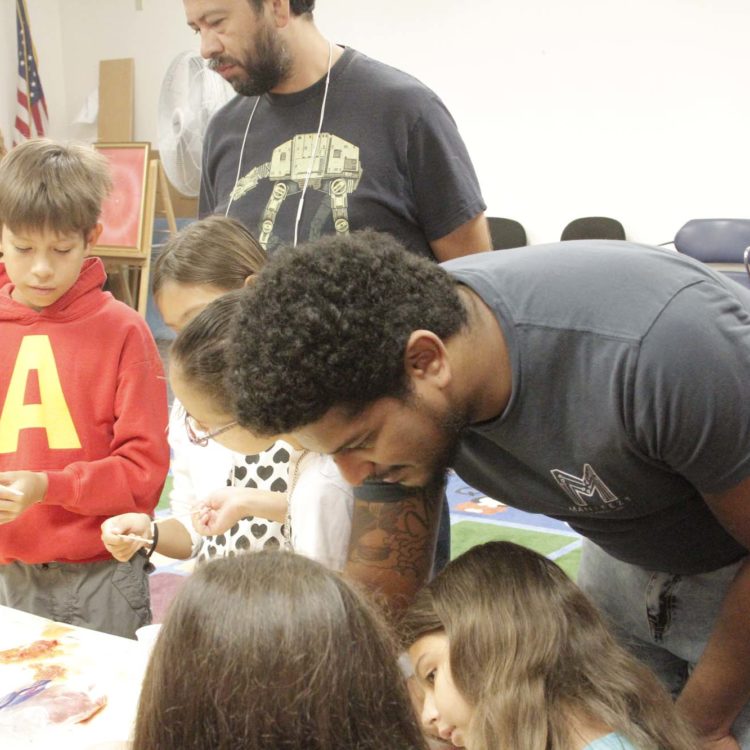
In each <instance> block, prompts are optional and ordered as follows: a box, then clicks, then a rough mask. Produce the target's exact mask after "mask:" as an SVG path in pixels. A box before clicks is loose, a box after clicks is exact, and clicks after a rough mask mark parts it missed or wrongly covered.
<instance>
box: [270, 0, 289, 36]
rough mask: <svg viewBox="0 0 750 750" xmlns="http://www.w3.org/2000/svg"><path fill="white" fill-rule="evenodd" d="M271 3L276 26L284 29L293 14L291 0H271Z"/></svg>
mask: <svg viewBox="0 0 750 750" xmlns="http://www.w3.org/2000/svg"><path fill="white" fill-rule="evenodd" d="M269 5H270V10H271V16H272V17H273V20H274V23H275V24H276V28H277V29H283V28H284V27H285V26H286V25H287V24H288V23H289V19H290V18H291V16H292V10H291V8H290V7H289V0H270V2H269Z"/></svg>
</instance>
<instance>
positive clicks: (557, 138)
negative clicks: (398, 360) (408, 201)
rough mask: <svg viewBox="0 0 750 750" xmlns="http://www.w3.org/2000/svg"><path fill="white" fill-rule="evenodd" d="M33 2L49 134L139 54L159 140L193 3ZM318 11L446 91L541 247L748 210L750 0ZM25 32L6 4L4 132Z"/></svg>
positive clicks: (484, 178) (603, 0) (387, 3)
mask: <svg viewBox="0 0 750 750" xmlns="http://www.w3.org/2000/svg"><path fill="white" fill-rule="evenodd" d="M27 2H28V4H29V12H30V14H31V22H32V30H33V32H34V39H35V42H36V46H37V52H38V53H39V56H40V67H41V73H42V80H43V84H44V86H45V90H46V92H47V98H48V103H49V104H50V108H51V109H53V112H51V118H52V122H53V128H52V134H53V135H56V136H59V137H70V136H74V137H84V138H86V137H88V138H89V139H91V138H93V131H92V130H91V129H89V132H87V129H86V128H81V126H72V125H71V124H70V123H71V121H72V119H73V118H74V116H75V115H76V114H77V112H78V110H79V108H80V106H81V104H82V103H83V101H84V98H85V96H86V94H87V93H88V92H89V91H90V90H91V89H93V88H95V87H96V79H97V69H98V68H97V66H98V61H99V59H101V58H116V57H134V58H135V59H136V100H137V101H136V128H135V137H136V139H139V140H155V138H156V124H155V116H156V102H157V99H158V92H159V85H160V83H161V79H162V77H163V75H164V72H165V71H166V67H167V64H168V63H169V61H170V60H171V59H172V58H173V57H174V56H175V55H176V54H177V53H178V52H180V51H182V50H183V49H191V48H193V49H194V48H196V47H197V41H196V40H195V39H194V38H193V36H192V34H191V32H190V31H189V30H188V29H187V27H186V26H185V24H184V16H183V12H182V4H181V2H180V1H179V0H142V4H143V10H142V11H137V10H136V9H135V6H136V0H27ZM316 18H317V23H318V25H319V26H320V28H321V29H322V30H323V32H324V33H326V34H327V35H328V36H330V37H331V38H332V39H333V40H335V41H337V42H340V43H346V44H349V45H351V46H354V47H357V48H359V49H360V50H362V51H363V52H366V53H367V54H370V55H372V56H373V57H376V58H379V59H381V60H384V61H387V62H389V63H391V64H393V65H395V66H396V67H399V68H402V69H404V70H407V71H409V72H410V73H413V74H414V75H416V76H417V77H418V78H420V79H421V80H423V81H424V82H425V83H427V84H428V85H429V86H431V87H432V88H434V89H435V90H436V91H437V92H438V93H439V94H440V95H441V96H442V97H443V99H444V100H445V102H446V104H447V105H448V107H449V108H450V110H451V111H452V112H453V115H454V116H455V118H456V120H457V122H458V124H459V127H460V129H461V132H462V134H463V136H464V138H465V140H466V142H467V144H468V147H469V150H470V152H471V154H472V157H473V159H474V163H475V165H476V167H477V171H478V173H479V177H480V180H481V183H482V188H483V192H484V195H485V199H486V201H487V204H488V212H489V213H490V214H493V215H500V216H509V217H512V218H516V219H518V220H520V221H521V222H522V223H523V224H524V225H525V226H526V229H527V231H528V233H529V237H530V240H531V241H539V242H542V241H549V240H555V239H557V238H558V237H559V235H560V231H561V230H562V228H563V226H564V225H565V224H566V223H567V222H568V221H569V220H571V219H573V218H576V217H577V216H584V215H592V214H608V215H613V216H616V217H617V218H619V219H620V220H621V221H622V222H623V223H624V224H625V227H626V230H627V231H628V235H629V236H630V237H631V238H633V239H636V240H642V241H645V242H654V243H658V242H665V241H668V240H669V239H671V238H672V236H673V235H674V233H675V231H676V230H677V229H678V228H679V227H680V226H681V225H682V223H684V221H686V220H687V219H689V218H693V217H708V216H748V215H749V214H750V211H749V210H748V208H749V206H748V200H747V188H746V187H745V179H744V178H745V175H746V174H750V149H749V148H748V145H747V143H748V140H749V138H748V127H747V124H748V123H750V96H748V95H747V81H746V78H747V71H748V70H750V45H748V44H747V43H746V39H745V38H744V37H745V36H746V32H747V29H748V27H749V25H750V4H749V3H747V0H628V2H627V3H624V2H622V0H567V2H560V0H516V1H515V2H512V1H511V0H473V2H471V3H462V2H459V0H380V2H358V1H357V0H318V10H317V11H316ZM13 24H14V21H13V0H0V55H2V57H0V61H2V71H1V72H0V86H2V91H3V92H5V93H4V94H3V101H2V102H0V127H3V130H4V132H6V133H7V130H6V127H7V122H8V119H9V118H7V116H6V109H5V106H6V103H5V99H7V98H8V97H9V96H10V97H12V96H14V92H15V78H14V77H12V78H10V79H9V80H10V81H12V83H11V84H10V85H9V84H8V82H7V81H6V78H7V76H6V70H5V67H6V60H8V59H10V60H11V63H12V64H13V66H14V64H15V63H14V61H13V56H12V54H11V55H10V56H9V54H8V50H7V49H6V48H5V47H6V45H8V44H9V45H10V46H11V47H12V48H13V50H14V49H15V28H14V25H13ZM6 25H7V26H9V28H8V29H6ZM8 32H9V33H8ZM47 45H49V47H48V46H47ZM48 60H50V62H47V61H48ZM53 81H56V82H55V83H53ZM53 87H58V88H57V89H54V90H53ZM9 89H10V90H9ZM61 92H62V93H61ZM53 96H54V97H55V98H56V101H55V102H54V104H53V102H52V98H53ZM59 97H62V101H60V99H59Z"/></svg>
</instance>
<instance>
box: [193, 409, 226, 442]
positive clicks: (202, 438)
mask: <svg viewBox="0 0 750 750" xmlns="http://www.w3.org/2000/svg"><path fill="white" fill-rule="evenodd" d="M236 426H237V422H236V421H235V422H230V423H229V424H225V425H224V426H223V427H219V428H218V429H217V430H209V431H206V430H204V429H203V428H202V427H200V426H199V425H198V422H196V421H195V419H193V417H191V416H190V415H189V414H188V413H187V412H185V431H186V432H187V436H188V440H189V441H190V442H191V443H192V444H193V445H200V446H201V447H202V448H205V447H206V446H207V445H208V441H209V440H213V439H214V438H216V437H218V436H219V435H222V434H223V433H225V432H226V431H227V430H231V429H232V427H236Z"/></svg>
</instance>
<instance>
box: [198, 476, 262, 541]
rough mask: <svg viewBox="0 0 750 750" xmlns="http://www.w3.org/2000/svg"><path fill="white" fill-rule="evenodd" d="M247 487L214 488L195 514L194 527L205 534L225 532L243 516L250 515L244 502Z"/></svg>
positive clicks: (212, 534)
mask: <svg viewBox="0 0 750 750" xmlns="http://www.w3.org/2000/svg"><path fill="white" fill-rule="evenodd" d="M247 494H248V493H247V489H246V488H245V487H222V488H221V489H220V490H214V491H213V492H212V493H211V494H210V495H209V496H208V497H207V498H206V499H205V500H204V501H203V503H202V504H201V505H200V506H198V509H197V511H196V513H195V515H194V516H193V528H194V529H195V530H196V531H197V532H198V533H199V534H202V535H203V536H216V535H217V534H223V533H224V532H226V531H228V530H229V529H231V528H232V526H234V524H236V523H237V521H239V520H240V519H241V518H244V517H245V516H247V515H250V512H249V511H248V509H247V508H246V507H245V505H244V504H243V503H242V501H243V500H245V499H246V498H247Z"/></svg>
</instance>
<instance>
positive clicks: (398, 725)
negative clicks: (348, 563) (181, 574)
mask: <svg viewBox="0 0 750 750" xmlns="http://www.w3.org/2000/svg"><path fill="white" fill-rule="evenodd" d="M208 748H210V749H211V750H237V749H238V748H242V750H261V749H262V750H271V749H274V750H276V749H279V750H280V749H281V748H284V749H285V750H382V748H394V749H398V750H426V746H425V743H424V740H423V737H422V733H421V731H420V729H419V726H418V723H417V719H416V716H415V715H414V713H413V711H412V707H411V704H410V702H409V698H408V696H407V692H406V687H405V683H404V679H403V675H402V674H401V671H400V669H399V667H398V663H397V660H396V648H395V646H394V644H393V642H392V640H391V638H390V635H389V633H388V631H387V629H386V627H385V625H384V624H383V622H382V620H381V618H380V616H379V615H378V613H377V612H376V611H375V610H374V608H373V607H372V606H370V605H369V604H368V603H367V601H366V600H365V599H364V597H363V596H362V595H360V594H359V593H357V591H355V590H354V588H353V587H352V586H351V585H349V584H348V583H346V582H345V581H344V580H343V579H342V578H341V577H340V576H339V575H337V574H336V573H333V572H331V571H329V570H328V569H326V568H324V567H323V566H322V565H320V564H319V563H316V562H314V561H312V560H309V559H307V558H305V557H302V556H299V555H295V554H293V553H290V552H270V551H261V552H258V553H257V554H254V555H240V556H238V557H234V558H223V559H217V560H214V561H211V562H209V563H206V564H205V565H201V566H199V567H198V568H197V570H196V572H195V573H194V574H193V575H192V576H191V577H190V578H189V579H188V580H187V582H186V583H185V585H184V586H183V587H182V589H180V591H179V593H178V594H177V597H176V598H175V600H174V602H173V605H172V607H171V609H170V612H169V615H168V616H167V620H166V622H165V623H164V626H163V627H162V629H161V632H160V634H159V637H158V640H157V642H156V645H155V647H154V650H153V652H152V655H151V659H150V662H149V665H148V668H147V671H146V676H145V680H144V684H143V690H142V692H141V699H140V704H139V708H138V717H137V720H136V729H135V739H134V743H133V750H208Z"/></svg>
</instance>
